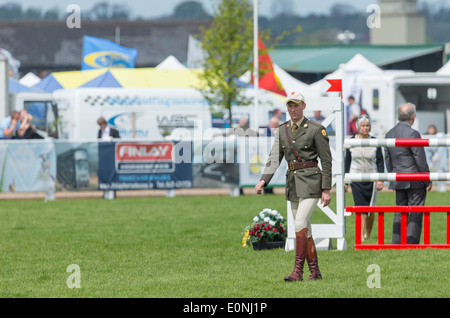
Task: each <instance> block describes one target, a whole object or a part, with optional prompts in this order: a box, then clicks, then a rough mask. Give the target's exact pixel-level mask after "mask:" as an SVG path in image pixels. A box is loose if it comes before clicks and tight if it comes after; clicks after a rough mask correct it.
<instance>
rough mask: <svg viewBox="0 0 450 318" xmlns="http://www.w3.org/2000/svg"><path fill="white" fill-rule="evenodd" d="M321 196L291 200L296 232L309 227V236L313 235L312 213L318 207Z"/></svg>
mask: <svg viewBox="0 0 450 318" xmlns="http://www.w3.org/2000/svg"><path fill="white" fill-rule="evenodd" d="M317 202H319V198H307V199H301V198H300V199H299V201H298V202H297V201H291V211H292V216H293V217H294V224H295V232H299V231H301V230H302V229H305V228H306V229H308V237H311V236H312V231H311V215H312V214H313V212H314V209H315V208H316V205H317Z"/></svg>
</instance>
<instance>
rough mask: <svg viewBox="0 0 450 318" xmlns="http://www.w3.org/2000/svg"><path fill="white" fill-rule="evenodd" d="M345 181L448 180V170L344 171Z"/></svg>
mask: <svg viewBox="0 0 450 318" xmlns="http://www.w3.org/2000/svg"><path fill="white" fill-rule="evenodd" d="M344 180H345V181H354V182H375V181H448V180H450V173H448V172H417V173H406V172H397V173H395V172H392V173H346V174H345V178H344Z"/></svg>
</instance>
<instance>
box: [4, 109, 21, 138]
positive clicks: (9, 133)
mask: <svg viewBox="0 0 450 318" xmlns="http://www.w3.org/2000/svg"><path fill="white" fill-rule="evenodd" d="M17 129H19V112H17V111H12V112H11V116H8V117H6V118H5V119H3V120H2V121H1V122H0V139H11V138H12V137H13V135H14V133H15V132H16V131H17Z"/></svg>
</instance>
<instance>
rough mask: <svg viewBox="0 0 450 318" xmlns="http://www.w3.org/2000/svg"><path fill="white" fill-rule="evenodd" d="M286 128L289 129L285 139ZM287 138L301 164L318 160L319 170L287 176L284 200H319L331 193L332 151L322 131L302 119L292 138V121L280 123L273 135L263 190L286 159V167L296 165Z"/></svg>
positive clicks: (264, 174)
mask: <svg viewBox="0 0 450 318" xmlns="http://www.w3.org/2000/svg"><path fill="white" fill-rule="evenodd" d="M285 126H287V127H288V129H287V130H288V135H286V129H285ZM288 138H291V140H292V146H293V148H294V150H295V151H296V152H297V154H298V155H299V156H300V158H301V159H302V161H309V160H314V159H319V158H320V163H321V166H322V170H321V169H320V168H319V167H310V168H305V169H298V170H295V171H291V170H289V169H288V170H287V172H286V200H289V201H298V200H299V198H320V197H321V196H322V190H331V174H332V172H331V161H332V158H331V151H330V146H329V139H328V135H327V133H326V129H325V127H323V126H322V125H321V124H319V123H316V122H315V121H312V120H309V119H308V118H306V117H304V118H303V120H302V122H301V123H300V126H299V128H298V131H297V134H296V135H295V138H294V136H293V133H292V125H291V121H287V122H284V123H282V124H281V125H280V126H279V127H278V129H277V132H276V134H275V141H274V144H273V146H272V149H271V151H270V154H269V158H268V159H267V163H266V167H265V168H264V171H263V175H262V177H261V180H264V182H265V183H264V187H266V186H267V185H268V184H269V183H270V180H271V179H272V177H273V175H274V174H275V172H276V170H277V168H278V167H279V165H280V162H281V160H282V159H283V158H285V159H286V161H287V163H288V165H289V163H291V162H294V161H298V160H297V158H296V157H295V155H294V153H293V152H292V151H291V148H290V146H289V142H288Z"/></svg>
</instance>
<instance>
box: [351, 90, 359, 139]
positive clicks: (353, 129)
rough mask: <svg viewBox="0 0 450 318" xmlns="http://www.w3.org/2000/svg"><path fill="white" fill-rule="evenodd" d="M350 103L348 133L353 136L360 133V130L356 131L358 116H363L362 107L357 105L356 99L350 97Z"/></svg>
mask: <svg viewBox="0 0 450 318" xmlns="http://www.w3.org/2000/svg"><path fill="white" fill-rule="evenodd" d="M348 103H349V106H348V112H349V118H348V133H349V135H350V136H353V135H355V134H357V133H358V130H357V129H356V119H357V118H358V116H360V115H361V106H359V104H358V103H356V101H355V98H354V97H353V96H349V97H348Z"/></svg>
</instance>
